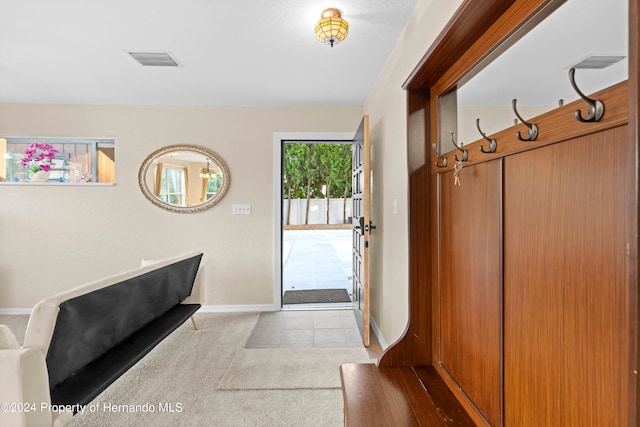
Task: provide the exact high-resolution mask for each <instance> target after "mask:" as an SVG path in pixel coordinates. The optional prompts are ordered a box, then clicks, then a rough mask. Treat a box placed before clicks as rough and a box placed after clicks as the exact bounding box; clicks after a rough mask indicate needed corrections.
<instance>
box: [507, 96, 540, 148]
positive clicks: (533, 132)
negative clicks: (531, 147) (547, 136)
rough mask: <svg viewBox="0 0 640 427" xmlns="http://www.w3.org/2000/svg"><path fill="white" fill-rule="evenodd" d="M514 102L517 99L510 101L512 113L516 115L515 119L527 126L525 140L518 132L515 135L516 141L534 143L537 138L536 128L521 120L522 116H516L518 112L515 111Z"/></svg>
mask: <svg viewBox="0 0 640 427" xmlns="http://www.w3.org/2000/svg"><path fill="white" fill-rule="evenodd" d="M516 102H517V99H515V98H514V99H513V101H511V106H512V107H513V112H514V113H515V114H516V117H518V119H519V120H520V121H521V122H522V124H523V125H525V126H527V128H528V129H529V132H528V135H527V137H526V138H524V137H523V136H522V135H521V134H520V132H517V133H516V136H517V137H518V139H519V140H520V141H535V139H536V138H537V137H538V126H536V125H535V124H533V123H529V122H527V121H526V120H525V119H523V118H522V116H521V115H520V114H518V110H517V109H516Z"/></svg>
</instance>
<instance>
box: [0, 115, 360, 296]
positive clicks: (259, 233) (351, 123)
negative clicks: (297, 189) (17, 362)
mask: <svg viewBox="0 0 640 427" xmlns="http://www.w3.org/2000/svg"><path fill="white" fill-rule="evenodd" d="M361 117H362V107H338V108H330V107H295V108H243V107H220V108H216V107H170V106H167V107H144V106H87V105H80V106H71V105H18V104H8V105H0V135H3V136H52V137H55V136H73V137H114V138H115V141H116V185H115V186H106V187H72V186H9V185H3V186H0V195H1V199H0V200H1V201H0V308H30V307H32V306H33V305H34V304H35V303H36V302H38V301H39V300H40V299H42V298H44V297H46V296H49V295H51V294H54V293H57V292H60V291H63V290H66V289H70V288H72V287H75V286H79V285H82V284H84V283H86V282H88V281H92V280H97V279H100V278H102V277H105V276H107V275H111V274H116V273H120V272H122V271H123V270H127V269H132V268H136V267H137V266H138V264H139V263H140V259H142V258H147V259H159V258H166V257H170V256H173V255H176V254H180V253H183V252H187V251H192V250H202V251H203V252H204V254H205V255H204V265H205V266H206V299H205V304H207V305H253V304H272V302H273V258H274V255H273V246H274V244H273V239H274V236H273V221H274V218H273V212H274V208H273V199H274V197H273V191H274V189H273V173H274V172H273V160H272V159H273V133H274V132H277V131H291V132H354V131H355V129H356V128H357V126H358V124H359V122H360V119H361ZM181 143H186V144H196V145H201V146H204V147H207V148H210V149H212V150H214V151H215V152H216V153H218V154H219V155H220V156H221V157H222V158H223V159H224V160H225V161H226V162H227V164H228V166H229V169H230V171H231V187H230V189H229V192H228V193H227V195H226V197H225V198H224V199H223V200H222V202H220V203H219V204H218V205H216V206H215V207H213V208H212V209H209V210H206V211H204V212H202V213H198V214H177V213H171V212H168V211H164V210H162V209H160V208H158V207H156V206H154V205H153V204H151V203H150V202H149V201H148V200H147V199H146V198H145V197H144V196H143V195H142V193H141V191H140V189H139V187H138V181H137V175H138V168H139V167H140V165H141V163H142V161H143V160H144V159H145V158H146V156H147V155H149V154H150V153H151V152H152V151H154V150H156V149H158V148H160V147H163V146H166V145H171V144H181ZM234 203H240V204H248V203H250V204H251V205H252V215H232V214H231V206H232V204H234Z"/></svg>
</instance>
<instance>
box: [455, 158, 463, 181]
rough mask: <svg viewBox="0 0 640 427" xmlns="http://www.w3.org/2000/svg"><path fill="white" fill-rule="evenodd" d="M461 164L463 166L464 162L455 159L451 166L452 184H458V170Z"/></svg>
mask: <svg viewBox="0 0 640 427" xmlns="http://www.w3.org/2000/svg"><path fill="white" fill-rule="evenodd" d="M462 166H464V163H463V162H462V161H461V160H457V161H456V164H455V165H454V166H453V185H457V186H460V170H461V169H462Z"/></svg>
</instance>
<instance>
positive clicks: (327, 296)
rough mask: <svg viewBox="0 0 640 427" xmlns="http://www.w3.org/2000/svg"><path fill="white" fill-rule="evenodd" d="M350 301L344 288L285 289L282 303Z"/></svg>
mask: <svg viewBox="0 0 640 427" xmlns="http://www.w3.org/2000/svg"><path fill="white" fill-rule="evenodd" d="M331 302H351V298H350V297H349V294H348V293H347V290H346V289H310V290H306V291H285V293H284V297H283V298H282V303H283V304H311V303H331Z"/></svg>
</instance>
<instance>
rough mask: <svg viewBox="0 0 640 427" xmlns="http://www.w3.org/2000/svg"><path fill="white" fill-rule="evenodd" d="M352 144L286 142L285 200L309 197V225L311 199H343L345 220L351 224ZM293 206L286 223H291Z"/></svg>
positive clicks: (306, 217)
mask: <svg viewBox="0 0 640 427" xmlns="http://www.w3.org/2000/svg"><path fill="white" fill-rule="evenodd" d="M351 173H352V172H351V145H350V144H310V143H286V144H284V152H283V179H282V182H283V186H284V188H283V190H284V191H283V193H284V194H283V196H284V198H285V199H289V200H292V199H301V198H306V199H307V204H306V211H305V224H308V223H309V201H310V199H311V198H319V197H325V198H326V199H327V204H326V205H327V212H326V218H327V224H328V223H329V199H330V198H339V197H342V198H343V211H342V221H343V223H346V222H347V218H346V209H347V199H348V198H349V197H350V196H351ZM290 216H291V203H289V204H288V209H287V214H286V217H285V218H286V223H287V224H289V223H290V222H291V221H290Z"/></svg>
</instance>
